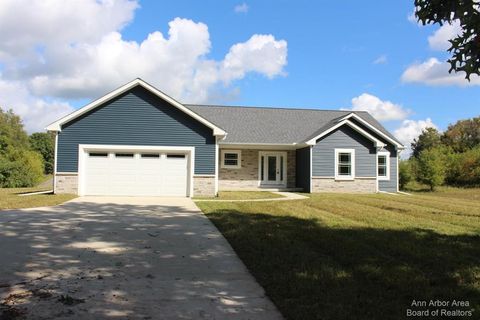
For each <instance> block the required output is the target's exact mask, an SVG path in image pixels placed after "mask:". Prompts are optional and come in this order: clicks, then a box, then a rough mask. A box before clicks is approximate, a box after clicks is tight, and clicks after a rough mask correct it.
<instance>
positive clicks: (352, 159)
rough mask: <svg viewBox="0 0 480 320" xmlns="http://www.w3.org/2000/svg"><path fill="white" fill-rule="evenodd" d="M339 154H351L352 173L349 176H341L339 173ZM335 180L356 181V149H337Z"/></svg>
mask: <svg viewBox="0 0 480 320" xmlns="http://www.w3.org/2000/svg"><path fill="white" fill-rule="evenodd" d="M339 153H350V165H351V172H350V175H349V176H343V175H339V173H338V155H339ZM335 180H355V149H343V148H341V149H340V148H339V149H337V148H336V149H335Z"/></svg>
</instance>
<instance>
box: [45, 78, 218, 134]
mask: <svg viewBox="0 0 480 320" xmlns="http://www.w3.org/2000/svg"><path fill="white" fill-rule="evenodd" d="M137 85H140V86H142V87H143V88H145V89H147V90H149V91H150V92H152V93H153V94H155V95H156V96H158V97H160V98H161V99H163V100H165V101H166V102H168V103H170V104H171V105H172V106H174V107H176V108H177V109H179V110H181V111H183V112H184V113H186V114H188V115H189V116H191V117H192V118H194V119H195V120H197V121H199V122H200V123H203V124H204V125H206V126H207V127H209V128H211V129H212V130H213V135H214V136H224V135H226V132H225V131H224V130H223V129H221V128H219V127H217V126H216V125H214V124H213V123H211V122H210V121H208V120H206V119H205V118H202V117H201V116H199V115H198V114H196V113H195V112H193V111H192V110H190V109H188V108H187V107H185V106H184V105H182V104H181V103H180V102H178V101H177V100H175V99H173V98H172V97H170V96H168V95H167V94H165V93H163V92H162V91H160V90H158V89H157V88H155V87H154V86H152V85H150V84H148V83H147V82H145V81H143V80H142V79H138V78H137V79H135V80H133V81H130V82H129V83H127V84H125V85H123V86H121V87H120V88H118V89H115V90H113V91H112V92H110V93H108V94H106V95H104V96H103V97H101V98H99V99H97V100H95V101H93V102H91V103H89V104H87V105H86V106H84V107H83V108H80V109H78V110H76V111H74V112H72V113H70V114H69V115H67V116H65V117H63V118H61V119H59V120H57V121H55V122H53V123H51V124H49V125H48V126H47V127H46V129H47V130H48V131H57V132H58V131H62V125H63V124H65V123H67V122H69V121H71V120H73V119H75V118H77V117H79V116H81V115H82V114H85V113H86V112H88V111H90V110H92V109H95V108H96V107H98V106H100V105H101V104H102V103H105V102H107V101H109V100H111V99H113V98H115V97H116V96H119V95H120V94H122V93H124V92H126V91H128V90H130V89H131V88H133V87H135V86H137Z"/></svg>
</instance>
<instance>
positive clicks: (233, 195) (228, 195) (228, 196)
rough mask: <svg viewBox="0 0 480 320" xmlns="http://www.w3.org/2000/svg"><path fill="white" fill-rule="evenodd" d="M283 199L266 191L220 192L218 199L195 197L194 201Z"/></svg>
mask: <svg viewBox="0 0 480 320" xmlns="http://www.w3.org/2000/svg"><path fill="white" fill-rule="evenodd" d="M272 198H283V196H281V195H279V194H276V193H273V192H266V191H220V192H219V193H218V197H195V198H194V200H254V199H272Z"/></svg>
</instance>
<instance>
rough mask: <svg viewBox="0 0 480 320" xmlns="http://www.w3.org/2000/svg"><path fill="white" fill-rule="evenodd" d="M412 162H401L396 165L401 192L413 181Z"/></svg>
mask: <svg viewBox="0 0 480 320" xmlns="http://www.w3.org/2000/svg"><path fill="white" fill-rule="evenodd" d="M412 161H413V160H401V161H400V162H399V163H398V180H399V181H398V184H399V185H400V189H402V190H403V189H405V186H406V185H407V184H408V183H409V182H410V181H412V180H413V171H412V165H411V162H412Z"/></svg>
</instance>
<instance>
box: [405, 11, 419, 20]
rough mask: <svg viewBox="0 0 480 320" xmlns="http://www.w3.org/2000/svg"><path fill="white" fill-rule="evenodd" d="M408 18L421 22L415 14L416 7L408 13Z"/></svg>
mask: <svg viewBox="0 0 480 320" xmlns="http://www.w3.org/2000/svg"><path fill="white" fill-rule="evenodd" d="M407 20H408V21H410V22H411V23H415V24H419V22H418V20H417V17H416V16H415V8H413V10H412V11H411V12H410V13H409V14H408V15H407Z"/></svg>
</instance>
